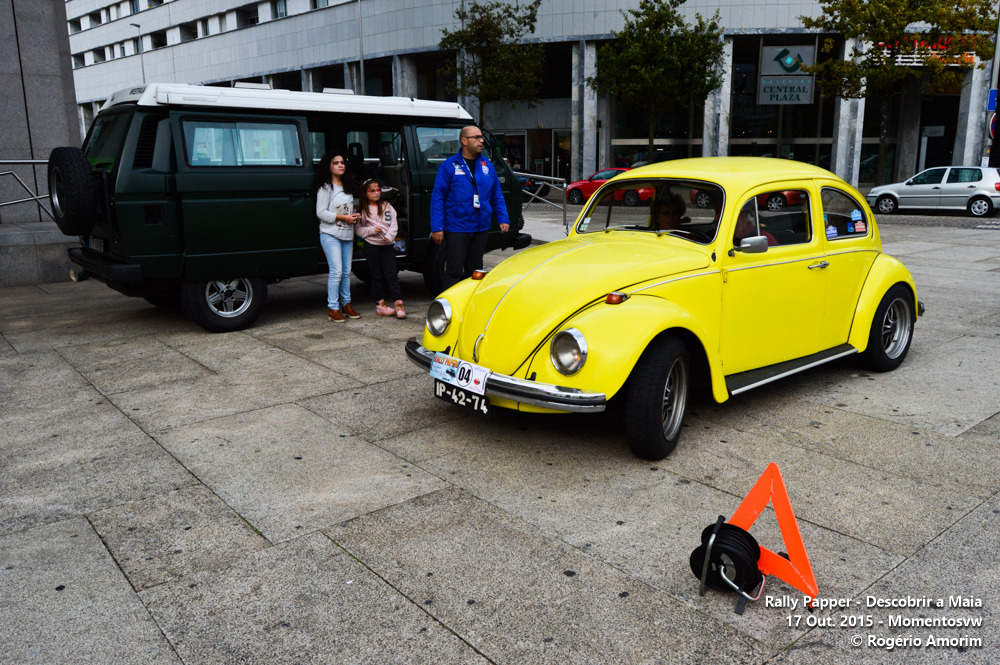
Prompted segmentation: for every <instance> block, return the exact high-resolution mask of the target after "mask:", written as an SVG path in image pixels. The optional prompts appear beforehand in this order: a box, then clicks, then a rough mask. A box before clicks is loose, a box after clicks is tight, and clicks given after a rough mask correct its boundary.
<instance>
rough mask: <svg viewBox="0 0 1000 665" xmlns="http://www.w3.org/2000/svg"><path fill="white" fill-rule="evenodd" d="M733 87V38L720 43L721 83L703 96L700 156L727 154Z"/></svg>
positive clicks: (726, 38) (727, 38)
mask: <svg viewBox="0 0 1000 665" xmlns="http://www.w3.org/2000/svg"><path fill="white" fill-rule="evenodd" d="M732 88H733V38H732V37H725V40H724V43H723V45H722V83H721V84H720V85H719V87H718V88H716V89H715V90H713V91H712V92H711V93H709V95H708V97H706V98H705V118H704V121H703V122H704V131H703V135H704V138H702V144H701V156H702V157H718V156H725V155H728V154H729V114H730V105H731V103H732Z"/></svg>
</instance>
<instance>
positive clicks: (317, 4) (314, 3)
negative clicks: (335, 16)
mask: <svg viewBox="0 0 1000 665" xmlns="http://www.w3.org/2000/svg"><path fill="white" fill-rule="evenodd" d="M310 2H311V6H310V9H323V8H324V7H329V6H330V2H329V0H310Z"/></svg>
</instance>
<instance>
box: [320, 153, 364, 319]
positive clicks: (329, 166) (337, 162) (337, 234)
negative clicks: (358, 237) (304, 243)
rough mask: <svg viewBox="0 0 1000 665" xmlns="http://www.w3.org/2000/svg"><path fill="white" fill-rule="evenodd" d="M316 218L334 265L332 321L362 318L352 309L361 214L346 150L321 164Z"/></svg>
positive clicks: (329, 295) (329, 299)
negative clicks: (357, 226)
mask: <svg viewBox="0 0 1000 665" xmlns="http://www.w3.org/2000/svg"><path fill="white" fill-rule="evenodd" d="M316 216H317V217H319V244H320V245H321V246H322V247H323V253H324V254H326V262H327V264H328V265H329V266H330V276H329V278H328V279H327V282H326V304H327V307H328V308H329V310H330V312H329V317H330V320H331V321H333V322H334V323H343V322H344V320H345V319H344V315H345V314H346V315H347V316H349V317H351V318H352V319H360V318H361V315H360V314H358V313H357V312H356V311H355V310H354V307H352V306H351V257H352V255H353V254H354V224H355V223H356V222H357V221H358V220H359V219H361V215H360V214H359V213H357V212H355V211H354V176H353V174H352V173H351V165H350V164H349V163H348V161H347V155H346V153H345V152H344V151H337V150H331V151H330V152H327V153H326V154H325V155H323V159H321V160H320V162H319V167H318V168H317V171H316Z"/></svg>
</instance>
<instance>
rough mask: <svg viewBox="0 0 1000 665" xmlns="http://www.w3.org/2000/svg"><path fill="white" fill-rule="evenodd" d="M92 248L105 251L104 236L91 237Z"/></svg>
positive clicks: (96, 250)
mask: <svg viewBox="0 0 1000 665" xmlns="http://www.w3.org/2000/svg"><path fill="white" fill-rule="evenodd" d="M90 248H91V249H92V250H94V251H95V252H101V253H102V254H103V253H104V238H95V237H94V236H91V237H90Z"/></svg>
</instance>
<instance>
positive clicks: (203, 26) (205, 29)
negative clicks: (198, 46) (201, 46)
mask: <svg viewBox="0 0 1000 665" xmlns="http://www.w3.org/2000/svg"><path fill="white" fill-rule="evenodd" d="M199 25H200V26H201V29H200V32H199V33H198V36H199V37H208V34H209V33H208V19H207V18H203V19H201V22H200V23H199Z"/></svg>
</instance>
